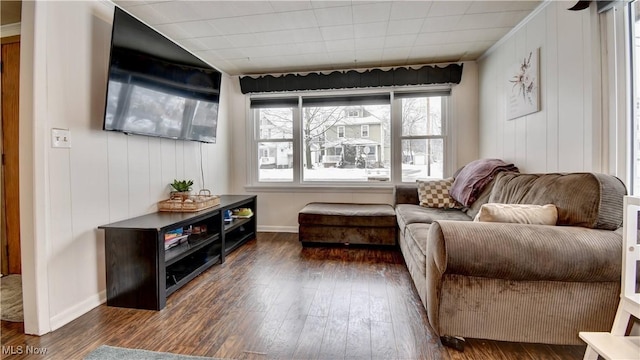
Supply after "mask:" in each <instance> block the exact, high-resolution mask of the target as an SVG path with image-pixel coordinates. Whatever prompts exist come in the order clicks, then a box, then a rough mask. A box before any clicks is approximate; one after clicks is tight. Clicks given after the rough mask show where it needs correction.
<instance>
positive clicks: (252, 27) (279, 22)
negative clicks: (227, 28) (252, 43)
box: [234, 13, 289, 33]
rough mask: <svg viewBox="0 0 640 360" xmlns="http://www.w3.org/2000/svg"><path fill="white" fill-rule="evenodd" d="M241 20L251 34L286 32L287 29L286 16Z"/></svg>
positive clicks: (245, 18)
mask: <svg viewBox="0 0 640 360" xmlns="http://www.w3.org/2000/svg"><path fill="white" fill-rule="evenodd" d="M234 19H235V18H234ZM242 19H243V20H244V22H245V24H247V26H248V30H249V32H252V33H255V32H262V31H276V30H286V29H288V28H289V26H288V25H287V15H285V14H282V13H274V14H269V15H266V14H262V15H250V16H243V17H242Z"/></svg>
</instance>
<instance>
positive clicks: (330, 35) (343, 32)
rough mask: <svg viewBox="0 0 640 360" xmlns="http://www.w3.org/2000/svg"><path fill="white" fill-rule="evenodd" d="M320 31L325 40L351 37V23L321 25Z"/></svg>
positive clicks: (352, 32)
mask: <svg viewBox="0 0 640 360" xmlns="http://www.w3.org/2000/svg"><path fill="white" fill-rule="evenodd" d="M320 32H321V33H322V38H323V39H324V40H325V41H331V40H342V39H351V38H353V34H354V29H353V25H342V26H328V27H321V28H320Z"/></svg>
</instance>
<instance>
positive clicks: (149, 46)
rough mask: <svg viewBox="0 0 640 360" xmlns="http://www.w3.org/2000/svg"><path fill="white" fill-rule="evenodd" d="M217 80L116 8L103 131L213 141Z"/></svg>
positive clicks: (187, 55)
mask: <svg viewBox="0 0 640 360" xmlns="http://www.w3.org/2000/svg"><path fill="white" fill-rule="evenodd" d="M221 77H222V76H221V73H220V72H219V71H217V70H216V69H214V68H213V67H212V66H210V65H209V64H207V63H205V62H204V61H202V60H200V59H199V58H198V57H196V56H195V55H193V54H191V53H190V52H189V51H187V50H185V49H184V48H182V47H181V46H179V45H178V44H176V43H174V42H173V41H171V40H170V39H168V38H166V37H165V36H164V35H162V34H160V33H159V32H157V31H155V30H154V29H152V28H151V27H149V26H148V25H146V24H144V23H143V22H141V21H139V20H138V19H136V18H135V17H133V16H131V15H130V14H128V13H127V12H125V11H124V10H122V9H120V8H118V7H117V6H116V7H115V13H114V16H113V29H112V35H111V54H110V59H109V77H108V85H107V96H106V106H105V116H104V125H103V129H104V130H111V131H121V132H124V133H128V134H138V135H147V136H159V137H165V138H171V139H180V140H192V141H200V142H206V143H215V142H216V128H217V124H218V106H219V103H220V81H221Z"/></svg>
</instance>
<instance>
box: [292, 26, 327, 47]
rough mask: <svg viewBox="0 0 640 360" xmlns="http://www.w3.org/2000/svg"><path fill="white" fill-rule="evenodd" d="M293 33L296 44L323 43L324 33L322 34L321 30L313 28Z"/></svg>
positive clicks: (297, 30)
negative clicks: (306, 42) (307, 42)
mask: <svg viewBox="0 0 640 360" xmlns="http://www.w3.org/2000/svg"><path fill="white" fill-rule="evenodd" d="M289 32H290V33H293V38H294V42H297V43H299V42H305V41H323V40H324V38H323V37H322V33H321V32H320V28H318V27H313V28H307V29H296V31H289Z"/></svg>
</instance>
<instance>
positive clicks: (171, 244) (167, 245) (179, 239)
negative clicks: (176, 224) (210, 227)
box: [164, 234, 189, 250]
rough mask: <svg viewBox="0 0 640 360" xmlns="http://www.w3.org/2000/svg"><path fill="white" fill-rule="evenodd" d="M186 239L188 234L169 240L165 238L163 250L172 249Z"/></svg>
mask: <svg viewBox="0 0 640 360" xmlns="http://www.w3.org/2000/svg"><path fill="white" fill-rule="evenodd" d="M188 237H189V235H188V234H186V235H180V236H174V237H170V238H169V239H167V238H166V237H165V239H164V249H165V250H169V249H170V248H172V247H174V246H176V245H178V244H180V243H182V242H184V241H185V240H186V239H187V238H188Z"/></svg>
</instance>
